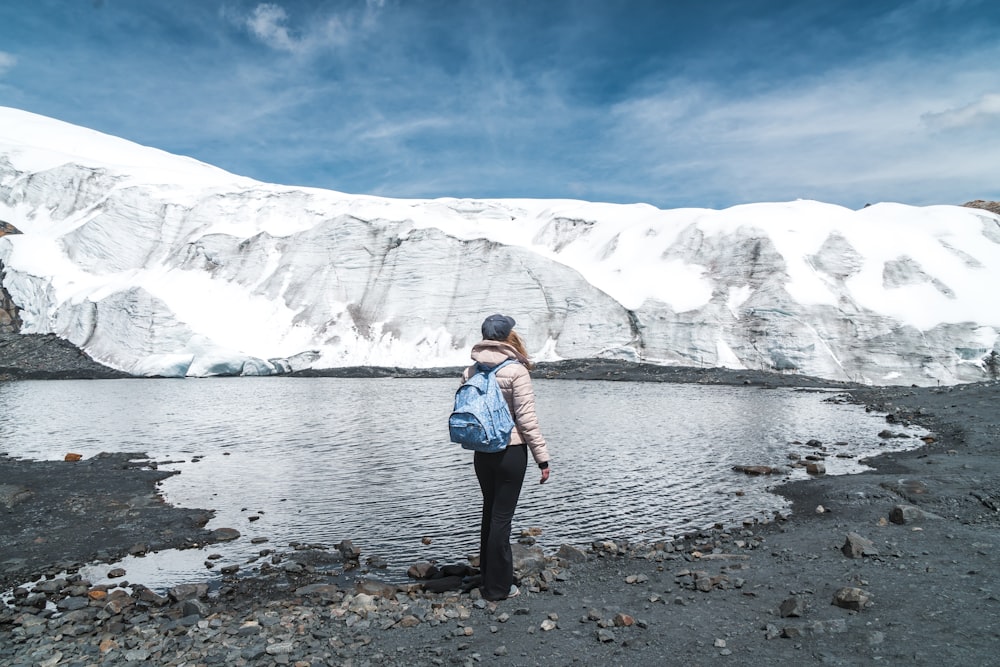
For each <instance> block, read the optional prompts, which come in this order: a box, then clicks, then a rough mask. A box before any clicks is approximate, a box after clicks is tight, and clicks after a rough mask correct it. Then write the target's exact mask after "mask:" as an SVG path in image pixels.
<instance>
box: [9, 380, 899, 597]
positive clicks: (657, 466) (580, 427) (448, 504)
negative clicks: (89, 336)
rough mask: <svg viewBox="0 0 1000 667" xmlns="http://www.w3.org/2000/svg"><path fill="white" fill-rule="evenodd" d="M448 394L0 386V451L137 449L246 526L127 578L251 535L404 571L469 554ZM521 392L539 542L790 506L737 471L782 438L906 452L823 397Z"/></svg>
mask: <svg viewBox="0 0 1000 667" xmlns="http://www.w3.org/2000/svg"><path fill="white" fill-rule="evenodd" d="M456 388H457V384H456V382H455V381H451V380H441V379H389V378H387V379H343V378H216V379H186V380H138V379H136V380H102V381H59V382H41V381H39V382H14V383H0V405H2V406H3V408H4V409H3V413H2V414H0V451H4V452H6V453H8V454H10V455H12V456H17V457H24V458H34V459H61V458H63V456H64V455H65V454H66V453H67V452H76V453H80V454H83V455H84V456H85V457H90V456H93V455H95V454H97V453H99V452H102V451H108V452H118V451H127V452H145V453H146V454H147V455H148V456H149V457H150V459H152V460H154V461H157V462H167V461H168V462H170V463H167V464H162V465H161V466H160V467H161V468H163V469H168V470H179V471H180V472H181V474H180V475H175V476H172V477H170V478H168V479H167V480H165V481H164V482H162V484H161V487H160V488H161V490H162V493H163V495H164V497H165V498H166V500H167V501H168V502H170V503H172V504H175V505H178V506H184V507H197V508H207V509H212V510H215V511H216V516H215V518H214V519H213V520H212V522H211V523H210V524H209V526H208V527H209V528H219V527H233V528H237V529H238V530H240V531H241V533H242V534H243V537H242V538H241V539H239V540H237V541H236V542H233V543H229V544H224V545H213V546H211V547H209V548H207V549H206V550H189V551H178V552H165V553H163V554H158V555H154V556H147V557H145V558H141V559H135V558H134V559H127V561H126V564H125V565H126V569H128V570H129V577H130V579H131V580H133V581H140V580H142V581H143V583H146V584H147V585H150V586H154V587H155V586H158V585H165V584H171V583H176V582H177V581H182V580H183V581H189V580H192V579H193V578H197V577H211V576H213V573H212V572H209V571H206V569H205V567H204V564H203V563H204V561H205V557H206V555H207V553H209V552H217V553H222V554H223V555H224V560H222V561H220V563H226V562H235V563H242V562H245V561H246V560H247V559H248V558H251V557H252V556H253V555H254V554H256V553H257V552H258V551H259V550H260V549H261V546H260V545H253V544H251V543H250V539H251V538H253V537H262V538H268V540H269V543H268V545H265V546H272V547H279V548H280V547H285V546H286V545H287V544H288V543H289V542H292V541H298V542H304V543H320V544H326V545H330V546H332V545H334V544H336V543H337V542H339V541H340V540H343V539H351V540H353V542H354V543H355V544H356V545H357V546H359V547H361V549H362V551H363V556H362V560H364V559H365V558H366V557H367V556H371V555H379V556H382V557H383V558H385V559H387V560H388V561H389V562H390V571H389V573H388V574H389V575H392V574H393V573H395V574H397V575H398V573H399V572H401V571H405V568H406V567H407V566H408V565H409V564H410V563H412V562H414V561H416V560H422V559H438V560H440V561H443V562H456V561H460V560H462V559H463V558H464V557H465V556H466V555H467V554H470V553H472V552H474V551H475V549H476V548H477V540H478V515H479V511H480V500H481V497H480V494H479V488H478V485H477V482H476V479H475V474H474V472H473V469H472V465H471V463H472V454H471V453H470V452H467V451H465V450H462V449H461V448H460V447H459V446H458V445H453V444H451V443H450V442H448V438H447V417H448V412H449V410H450V406H451V401H452V397H453V394H454V391H455V389H456ZM535 389H536V394H537V409H538V414H539V419H540V421H541V425H542V431H543V433H544V434H545V436H546V438H547V439H548V441H549V446H550V450H551V453H552V456H553V464H552V470H553V472H552V478H551V480H550V481H549V483H548V484H546V485H544V486H540V485H539V484H538V483H537V482H538V477H539V475H538V473H537V472H536V469H535V468H534V466H531V465H529V470H528V475H527V478H526V482H525V487H524V491H523V492H522V495H521V502H520V504H519V506H518V511H517V514H516V516H515V520H514V530H515V535H516V534H517V533H518V532H519V531H521V530H522V529H527V528H529V527H537V528H540V529H541V531H542V533H541V536H540V537H539V538H538V539H539V543H540V544H541V545H542V546H543V547H544V548H546V549H549V550H554V549H556V548H558V546H559V545H560V544H562V543H571V544H578V545H585V544H588V543H589V542H590V541H591V540H592V539H599V538H628V539H642V540H650V539H656V538H658V537H660V536H668V537H669V536H672V535H675V534H678V533H681V532H686V531H688V530H692V529H695V528H702V527H706V526H710V525H712V524H715V523H724V524H734V523H739V522H741V521H743V520H745V519H750V520H752V519H754V518H757V519H760V518H766V517H770V516H771V515H772V513H773V512H774V511H775V510H783V509H786V507H785V502H784V501H783V499H781V498H779V497H777V496H775V495H773V494H771V493H768V491H767V489H768V488H769V486H770V485H773V484H776V483H778V482H779V481H781V480H779V479H775V478H751V477H747V476H745V475H743V474H739V473H736V472H733V471H732V470H731V468H732V467H733V466H734V465H738V464H745V465H756V464H763V465H779V464H783V463H788V458H787V456H788V454H789V453H791V452H795V453H799V454H801V455H805V454H808V453H812V448H809V447H806V446H803V445H795V444H791V443H793V441H801V442H805V441H807V440H809V439H817V440H820V441H822V442H823V443H824V444H825V445H826V446H827V448H828V451H829V453H830V454H831V456H830V458H828V460H827V463H826V465H827V471H828V473H830V474H843V473H849V472H857V471H859V470H861V469H862V467H861V466H860V465H859V464H858V463H857V458H861V457H864V456H867V455H871V454H874V453H876V452H879V451H887V450H889V449H890V448H896V449H901V448H905V447H913V446H915V445H917V444H919V441H916V440H912V439H893V440H891V441H886V440H883V439H882V438H879V437H878V433H879V432H880V431H882V430H883V429H885V428H886V423H885V421H884V419H883V417H882V416H881V415H876V414H868V413H866V412H865V411H864V409H863V408H861V407H859V406H852V405H840V404H834V403H831V402H827V401H825V400H824V399H826V398H828V397H830V396H832V395H833V394H832V393H829V392H816V391H808V392H807V391H796V390H791V389H761V388H758V387H743V386H735V387H729V386H704V385H682V384H659V383H625V382H603V381H588V382H581V381H558V380H536V381H535ZM894 430H897V431H899V430H902V429H898V428H896V429H894ZM910 433H911V434H914V435H917V434H918V432H917V431H915V430H914V431H910ZM834 443H842V444H834ZM834 453H844V454H853V455H854V456H855V458H854V459H843V458H834V457H833V456H832V455H833V454H834ZM799 476H800V477H805V476H806V475H805V473H804V472H802V471H798V472H796V473H794V474H793V477H799ZM250 516H256V517H259V519H258V520H255V521H252V522H251V521H250V520H249V517H250ZM423 538H429V539H430V544H429V545H428V544H424V539H423ZM105 569H106V568H105ZM91 576H95V575H94V574H92V575H91ZM96 576H97V577H100V576H101V572H97V573H96Z"/></svg>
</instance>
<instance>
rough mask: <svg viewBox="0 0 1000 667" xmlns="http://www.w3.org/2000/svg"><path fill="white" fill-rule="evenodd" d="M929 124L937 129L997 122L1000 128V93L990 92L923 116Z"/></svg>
mask: <svg viewBox="0 0 1000 667" xmlns="http://www.w3.org/2000/svg"><path fill="white" fill-rule="evenodd" d="M923 118H924V120H925V121H926V122H927V124H928V125H929V126H930V127H932V128H936V129H949V128H958V127H969V126H973V125H980V124H988V123H990V124H997V126H998V129H1000V93H989V94H986V95H983V96H982V97H980V98H979V99H978V100H976V101H974V102H972V103H970V104H966V105H965V106H961V107H958V108H954V109H946V110H945V111H941V112H938V113H927V114H924V116H923Z"/></svg>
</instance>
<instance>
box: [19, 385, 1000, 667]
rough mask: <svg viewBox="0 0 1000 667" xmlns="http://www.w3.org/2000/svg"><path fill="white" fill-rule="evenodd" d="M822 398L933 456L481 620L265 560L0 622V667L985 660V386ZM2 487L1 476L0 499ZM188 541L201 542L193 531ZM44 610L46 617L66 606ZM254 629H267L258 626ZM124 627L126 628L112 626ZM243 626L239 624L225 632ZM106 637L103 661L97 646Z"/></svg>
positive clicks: (423, 597) (586, 575)
mask: <svg viewBox="0 0 1000 667" xmlns="http://www.w3.org/2000/svg"><path fill="white" fill-rule="evenodd" d="M741 383H742V382H741ZM731 384H732V383H731ZM796 386H797V385H796ZM836 388H838V389H839V390H840V391H841V392H843V393H845V394H848V395H850V396H852V397H853V401H854V402H856V403H858V404H861V405H866V406H868V407H869V409H872V410H875V411H877V412H883V413H886V414H887V423H888V424H890V425H891V424H893V423H905V422H912V423H914V424H918V425H920V426H923V427H924V428H927V429H928V430H930V431H931V432H932V433H933V434H935V436H936V438H937V439H936V441H935V442H932V443H930V444H926V445H924V446H922V447H920V448H918V449H915V450H910V451H906V452H902V453H895V454H883V455H880V456H877V457H874V458H873V459H871V460H870V462H869V464H870V465H872V466H873V469H872V470H869V471H866V472H863V473H860V474H856V475H844V476H836V477H817V478H812V479H809V480H802V481H793V482H788V483H784V484H781V485H780V486H778V487H776V488H775V490H774V491H775V492H776V493H778V494H779V495H782V496H784V497H786V498H787V499H789V500H790V501H791V503H792V507H793V511H792V515H791V517H790V518H789V519H788V520H779V521H776V522H774V523H770V524H767V525H748V526H744V527H743V528H738V527H737V528H734V529H728V530H715V531H704V532H700V533H696V534H693V535H690V536H688V537H687V538H685V539H682V540H678V541H672V542H662V543H659V544H648V545H647V544H625V543H618V544H616V543H603V544H602V543H598V544H597V545H595V547H592V548H591V549H590V550H588V552H587V553H585V554H584V555H583V558H584V560H582V561H581V562H569V559H570V558H579V557H580V555H579V554H575V553H573V552H570V551H567V552H566V553H565V554H564V556H565V558H563V559H562V560H559V559H555V558H549V559H547V562H546V563H544V564H542V565H541V567H540V569H539V572H538V574H536V575H531V576H529V577H526V580H525V581H523V582H522V589H523V593H522V595H521V596H519V597H518V598H515V599H513V600H510V601H506V602H502V603H500V604H499V605H492V604H488V603H485V602H484V601H481V600H478V599H476V595H475V594H472V595H470V594H457V593H444V594H424V593H416V592H413V591H412V590H411V591H406V592H404V591H400V590H393V591H391V592H390V591H388V590H385V589H379V588H378V587H377V586H375V585H374V584H371V585H369V589H366V590H370V591H371V593H364V596H369V595H371V599H369V598H368V597H363V596H361V595H358V594H357V593H358V592H357V591H356V590H354V589H347V590H344V589H343V588H341V587H340V586H338V584H337V583H336V582H335V581H334V580H333V579H334V578H332V577H330V576H329V575H328V574H324V572H323V571H322V569H321V568H313V564H314V563H313V562H312V560H311V559H315V558H322V556H323V554H322V553H321V552H317V551H314V550H310V549H306V548H303V549H302V550H301V552H300V553H301V555H302V558H301V559H296V558H285V560H284V563H286V564H287V563H289V562H290V563H295V564H296V566H294V567H287V568H286V567H285V566H284V565H282V564H281V557H280V556H279V563H276V564H275V565H274V567H269V568H268V571H267V573H262V574H261V575H255V576H252V577H242V578H239V579H229V580H224V582H223V585H222V587H221V588H220V589H218V590H217V591H214V592H213V594H211V595H210V594H209V592H208V590H205V591H204V592H201V591H198V590H195V591H194V592H195V595H194V597H193V598H186V599H177V600H174V599H172V598H170V597H169V596H167V598H166V602H164V601H163V600H159V599H156V600H155V601H149V600H147V601H145V602H144V601H142V600H138V601H134V602H132V603H131V604H130V605H129V609H130V610H131V611H123V613H118V614H114V613H111V611H113V610H114V609H113V608H112V609H111V610H109V609H108V606H109V605H110V604H111V603H109V602H105V601H104V600H103V599H102V600H101V601H100V602H99V601H97V600H95V599H93V598H90V599H89V601H88V602H87V603H86V604H85V605H84V606H83V607H81V608H78V609H75V610H64V611H62V612H61V613H60V614H58V615H55V616H53V617H52V618H48V617H41V618H40V617H39V614H38V613H34V612H32V611H31V607H30V606H29V607H28V609H24V608H23V606H22V608H20V609H19V610H18V611H16V612H10V611H0V661H6V660H10V661H11V663H12V664H17V662H18V660H24V658H25V657H26V656H27V655H29V654H30V653H32V652H37V651H39V650H41V649H42V648H45V650H49V651H53V650H58V651H61V653H62V654H64V655H65V656H70V655H78V654H79V655H83V654H87V651H90V653H91V654H92V655H93V656H96V658H98V659H103V660H104V664H114V663H115V662H116V661H121V662H125V661H127V659H128V650H133V651H139V653H133V654H132V658H135V657H137V656H140V655H141V654H142V651H147V652H149V656H150V659H153V657H155V656H156V655H157V652H156V651H155V650H152V649H151V647H153V646H154V644H155V645H156V646H161V645H163V644H165V643H166V644H171V647H172V649H171V650H174V651H175V653H176V654H177V655H181V654H183V655H185V656H186V657H185V659H186V660H188V661H190V662H195V663H199V662H207V660H206V659H207V657H208V656H210V655H221V654H222V652H223V647H224V645H225V642H224V641H223V640H225V639H227V638H230V639H232V638H233V637H235V638H241V637H243V638H245V639H246V640H247V641H246V642H244V643H243V644H244V645H243V647H242V648H241V649H240V650H239V651H237V652H236V653H232V650H231V649H226V650H228V651H230V652H229V653H227V654H226V655H227V656H235V658H234V659H235V661H236V663H237V664H258V662H259V663H260V664H273V663H274V662H278V663H279V664H363V663H364V661H366V660H369V661H372V662H373V663H374V662H379V663H381V664H400V665H402V664H446V663H451V662H459V663H462V662H476V661H482V662H491V663H494V664H524V665H533V664H569V663H576V664H626V663H632V664H640V665H645V664H663V662H664V660H665V659H668V658H669V659H676V660H677V661H678V662H684V663H690V664H695V665H699V664H709V663H715V662H717V661H719V660H723V659H726V658H729V659H739V660H740V662H741V663H745V664H750V665H765V664H767V665H770V664H773V663H774V661H775V660H788V661H791V662H793V663H796V664H803V663H807V664H808V663H816V664H852V665H853V664H877V663H879V662H885V663H887V664H897V663H903V662H905V663H906V664H942V663H943V664H956V663H958V662H960V661H961V662H966V663H969V664H982V663H983V662H984V661H988V660H989V659H991V658H992V654H993V653H992V652H993V648H992V646H993V645H994V644H995V642H996V641H997V639H998V637H1000V623H998V621H997V620H995V619H1000V601H998V599H1000V586H997V585H996V584H995V583H994V582H993V579H992V573H994V572H996V571H997V566H998V565H1000V559H998V554H1000V539H998V538H997V537H996V535H997V532H996V528H997V527H1000V515H998V512H997V509H996V508H997V506H1000V465H998V461H997V451H998V443H1000V426H998V419H997V413H998V410H997V408H996V406H997V405H998V403H997V398H998V397H1000V383H996V382H989V383H977V384H974V385H952V386H948V387H941V388H927V387H925V388H912V387H856V386H855V387H851V388H847V387H843V386H837V387H836ZM2 463H4V460H3V457H0V464H2ZM50 463H53V462H50ZM54 463H55V464H56V465H58V464H59V463H60V462H54ZM0 469H3V468H0ZM122 472H123V473H125V476H126V477H127V476H130V475H132V474H133V473H135V472H136V471H134V470H132V471H127V470H125V469H122ZM160 474H161V475H163V474H165V473H160ZM9 482H10V480H3V479H0V485H2V484H8V483H9ZM76 482H77V484H78V486H80V485H83V486H84V488H78V491H86V490H87V489H86V487H85V484H86V482H85V481H84V480H82V479H81V480H76ZM67 483H68V484H70V485H72V484H73V483H74V480H73V479H69V480H67ZM143 484H150V483H149V482H143ZM153 485H155V481H154V482H152V484H151V486H153ZM149 506H150V507H154V508H156V507H157V505H156V503H149ZM818 507H822V508H823V511H822V512H817V508H818ZM899 507H907V508H914V509H912V510H911V509H907V510H905V511H904V512H903V514H906V516H904V517H902V518H903V520H904V523H902V524H897V523H894V522H893V521H891V520H889V519H890V516H891V515H892V512H893V510H894V509H895V508H899ZM23 508H24V502H15V503H12V504H10V506H9V507H7V508H6V509H7V514H8V516H10V515H11V514H12V513H16V512H19V511H21V510H22V509H23ZM158 509H166V510H177V511H178V512H180V513H181V514H183V515H184V516H185V517H187V518H186V520H189V519H190V516H189V515H191V513H192V512H198V510H190V509H177V508H165V507H159V508H158ZM94 511H95V512H98V513H99V512H100V510H99V509H95V510H94ZM92 516H96V515H92ZM907 517H908V518H907ZM934 517H939V518H934ZM147 520H148V521H152V522H155V521H159V518H155V517H154V516H153V515H152V514H151V513H150V514H149V515H148V516H147V517H136V521H135V522H134V524H133V525H134V526H136V527H137V528H138V529H139V530H140V532H141V530H142V528H143V526H142V524H143V522H144V521H147ZM6 525H7V522H6V521H5V526H6ZM202 525H204V524H202ZM192 528H193V524H192V525H188V526H187V528H186V529H188V530H190V529H192ZM178 531H179V532H183V531H184V529H178V530H174V531H173V533H174V534H175V535H176V534H179V532H178ZM204 532H207V531H202V533H204ZM851 533H854V534H856V535H857V536H860V537H861V538H863V539H864V540H867V541H869V542H870V544H868V545H867V546H866V544H865V543H864V542H860V541H859V542H857V545H860V546H859V547H858V549H856V551H858V557H856V558H850V557H848V556H846V555H845V554H844V552H843V550H842V549H843V547H844V546H845V541H847V536H848V535H849V534H851ZM193 534H195V535H197V536H198V539H204V538H205V537H206V536H205V535H204V534H199V533H198V532H197V529H195V530H194V533H193ZM101 537H102V539H109V538H110V537H111V536H110V535H102V536H101ZM188 539H190V537H189V538H188ZM541 539H544V535H543V536H541ZM181 543H183V539H182V540H181ZM132 546H133V545H132V544H118V545H117V548H118V549H122V548H124V549H125V550H128V549H129V548H130V547H132ZM548 546H549V547H550V548H551V547H552V546H553V545H548ZM103 548H105V549H112V550H113V549H115V548H116V547H115V546H112V545H105V546H103ZM295 551H296V550H294V549H293V551H292V552H290V553H291V555H292V556H294V555H296V554H295ZM109 553H110V552H109ZM865 554H867V555H865ZM275 555H277V554H275ZM335 555H340V554H339V553H338V554H335ZM2 562H4V559H2V558H0V563H2ZM297 567H301V570H299V571H296V570H297ZM4 570H5V571H4V574H5V575H6V574H7V572H6V568H5V569H4ZM51 574H52V576H53V578H55V573H54V572H53V573H51ZM414 583H416V582H414ZM304 587H311V588H307V589H304ZM196 588H197V587H196ZM410 588H411V589H412V588H413V587H410ZM841 588H857V589H860V590H862V591H865V593H866V594H867V597H868V598H869V605H868V606H863V607H862V608H859V609H856V610H850V609H845V608H842V607H838V606H836V605H833V604H832V602H831V601H832V598H833V595H834V594H835V593H836V591H838V590H840V589H841ZM304 590H308V591H310V592H304ZM103 592H104V593H108V591H103ZM198 593H200V594H198ZM110 594H115V593H114V590H112V591H111V592H110ZM60 596H62V597H60ZM181 596H183V594H181ZM52 597H53V598H55V600H54V604H56V605H58V604H60V602H61V601H62V600H68V599H72V598H73V597H74V596H72V595H63V594H62V593H61V592H56V593H54V594H53V596H52ZM77 597H79V596H77ZM98 597H100V596H98ZM147 597H148V598H151V599H152V597H153V596H150V595H148V594H147ZM156 597H157V598H159V597H161V596H156ZM130 599H131V598H130ZM404 600H405V601H404ZM21 602H23V600H21ZM36 602H37V600H36ZM74 604H79V603H74ZM91 610H93V611H91ZM421 610H423V614H422V617H421ZM37 611H39V610H38V609H37V608H35V612H37ZM192 611H193V613H185V612H192ZM78 612H82V613H80V614H77V613H78ZM404 612H412V613H404ZM439 612H440V613H439ZM786 612H788V614H787V615H783V614H785V613H786ZM72 614H77V615H78V616H81V617H82V616H85V615H86V616H91V615H92V616H93V618H92V619H89V620H86V621H75V623H77V626H76V627H85V628H87V630H86V631H81V633H80V634H78V635H73V634H72V633H66V632H61V630H60V629H64V626H65V625H66V621H65V620H63V619H65V618H66V617H67V616H70V615H72ZM269 614H274V615H276V617H277V619H278V622H276V623H274V624H272V625H267V624H266V623H262V621H261V619H270V618H272V617H271V616H270V615H269ZM103 616H107V618H103ZM439 616H440V618H439ZM553 616H555V619H553V618H552V617H553ZM135 618H138V619H139V622H137V623H135V622H132V621H131V620H129V619H135ZM304 618H307V619H308V620H303V619H304ZM404 618H407V619H410V618H412V620H407V621H406V622H405V623H404V622H403V619H404ZM183 619H187V620H186V621H184V623H178V622H179V621H181V620H183ZM291 619H298V622H299V623H300V624H302V625H304V627H306V630H305V631H304V634H296V632H295V631H294V630H290V629H289V628H288V627H286V621H287V622H289V623H290V622H291ZM629 619H631V621H630V620H629ZM185 623H187V624H188V625H185ZM247 623H252V624H256V625H250V626H247V625H246V624H247ZM171 624H172V625H171ZM168 625H170V629H169V630H166V632H164V629H165V628H166V627H167V626H168ZM407 626H410V627H407ZM247 627H251V628H256V629H255V630H252V631H251V630H246V633H247V634H246V635H242V634H241V632H243V628H247ZM39 628H41V630H39ZM143 628H145V630H144V629H143ZM230 631H232V632H230ZM143 632H145V633H147V634H151V635H155V636H156V637H157V638H158V642H146V643H145V644H143V645H142V646H141V647H138V648H135V647H133V648H131V649H126V648H124V646H126V642H125V640H126V639H127V638H130V637H134V636H139V635H142V634H143ZM323 635H325V636H323ZM57 636H58V637H60V639H58V640H56V639H55V637H57ZM193 638H199V641H198V642H197V646H195V642H194V640H193ZM105 640H107V641H111V642H114V643H116V644H117V647H116V648H111V647H110V644H105V646H108V647H109V648H108V649H107V650H106V651H103V650H101V648H100V647H101V645H102V642H104V641H105ZM175 640H176V641H175ZM237 643H240V642H237ZM187 645H190V647H189V648H187V649H185V650H184V651H182V650H181V649H182V648H184V646H187ZM268 647H270V650H269V648H268ZM275 647H278V648H275ZM286 649H287V651H286ZM95 651H96V653H95ZM185 651H186V652H185ZM81 652H82V653H81ZM165 655H166V654H165V653H161V654H160V655H159V657H160V658H162V657H164V656H165ZM171 655H173V654H171ZM474 655H475V656H477V657H476V658H473V657H472V656H474ZM284 659H287V662H282V660H284ZM95 661H96V660H95ZM240 661H242V663H241V662H240ZM164 664H171V663H169V662H164ZM173 664H181V662H176V663H173Z"/></svg>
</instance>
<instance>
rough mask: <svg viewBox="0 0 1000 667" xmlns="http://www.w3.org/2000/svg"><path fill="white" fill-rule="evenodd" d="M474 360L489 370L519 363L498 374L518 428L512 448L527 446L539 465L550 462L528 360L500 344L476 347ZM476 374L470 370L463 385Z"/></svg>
mask: <svg viewBox="0 0 1000 667" xmlns="http://www.w3.org/2000/svg"><path fill="white" fill-rule="evenodd" d="M472 359H473V360H474V361H476V362H478V363H481V364H482V365H483V366H488V367H493V366H496V365H498V364H501V363H503V362H504V361H506V360H507V359H517V360H518V361H520V362H521V363H519V364H507V365H506V366H504V367H503V368H501V369H500V370H498V371H497V384H499V385H500V390H501V391H502V392H503V397H504V398H506V399H507V406H508V407H509V408H510V413H511V414H512V415H514V421H515V423H516V424H517V426H516V427H515V428H514V432H513V433H511V434H510V444H511V446H514V445H524V444H527V445H528V449H530V450H531V456H532V458H534V459H535V463H545V462H546V461H548V460H549V459H550V457H549V450H548V447H547V446H546V445H545V438H543V437H542V430H541V428H539V426H538V417H537V416H536V415H535V390H534V389H533V388H532V386H531V374H530V373H528V369H527V368H526V367H525V366H523V365H522V364H524V363H525V362H527V359H525V358H524V357H522V356H521V355H520V354H518V353H517V350H515V349H514V348H513V347H511V346H510V345H508V344H507V343H504V342H501V341H497V340H484V341H481V342H479V343H476V345H475V346H474V347H473V348H472ZM475 372H476V366H475V364H473V365H472V366H469V367H468V368H466V369H465V371H464V372H463V373H462V381H463V382H464V381H465V380H468V379H469V378H470V377H472V375H473V373H475Z"/></svg>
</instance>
